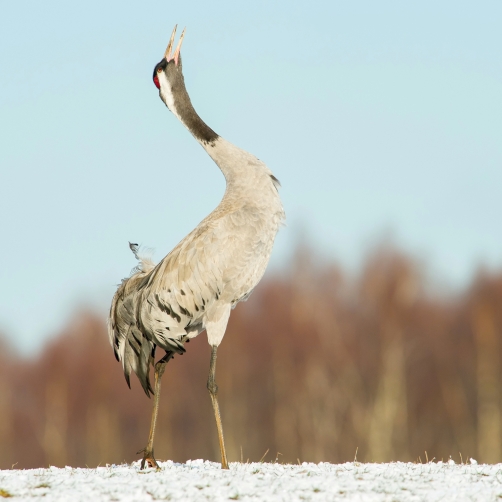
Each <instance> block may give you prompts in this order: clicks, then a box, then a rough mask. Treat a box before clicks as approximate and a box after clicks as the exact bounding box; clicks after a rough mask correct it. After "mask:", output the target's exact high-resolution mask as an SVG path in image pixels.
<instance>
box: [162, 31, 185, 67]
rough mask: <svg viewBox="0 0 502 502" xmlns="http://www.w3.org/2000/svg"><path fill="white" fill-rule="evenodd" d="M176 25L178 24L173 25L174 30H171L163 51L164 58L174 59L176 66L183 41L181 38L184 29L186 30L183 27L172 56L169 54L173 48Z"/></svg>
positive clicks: (183, 34)
mask: <svg viewBox="0 0 502 502" xmlns="http://www.w3.org/2000/svg"><path fill="white" fill-rule="evenodd" d="M177 27H178V25H176V26H175V27H174V30H173V32H172V34H171V38H170V40H169V43H168V44H167V49H166V52H165V53H164V57H165V58H166V60H167V61H168V62H169V61H171V60H172V59H174V63H175V64H176V66H178V60H179V57H180V50H181V44H182V43H183V38H184V36H185V30H186V28H184V29H183V32H182V33H181V37H180V39H179V41H178V45H177V47H176V50H175V51H174V54H173V56H171V51H172V49H173V43H174V37H175V35H176V28H177Z"/></svg>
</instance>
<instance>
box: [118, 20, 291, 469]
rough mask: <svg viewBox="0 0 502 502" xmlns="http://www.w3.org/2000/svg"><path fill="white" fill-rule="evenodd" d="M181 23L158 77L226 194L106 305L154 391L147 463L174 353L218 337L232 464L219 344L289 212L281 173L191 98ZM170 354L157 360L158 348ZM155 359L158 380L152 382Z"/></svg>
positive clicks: (129, 360) (124, 358)
mask: <svg viewBox="0 0 502 502" xmlns="http://www.w3.org/2000/svg"><path fill="white" fill-rule="evenodd" d="M175 35H176V26H175V27H174V29H173V32H172V35H171V38H170V40H169V44H168V46H167V49H166V51H165V54H164V57H163V58H162V60H161V61H160V62H159V63H158V64H157V65H156V66H155V69H154V71H153V82H154V84H155V86H156V87H157V88H158V89H159V95H160V98H161V99H162V101H163V102H164V103H165V105H166V106H167V108H168V109H169V110H170V111H171V112H172V113H173V114H174V115H175V116H176V118H177V119H178V120H179V121H180V122H181V123H182V124H183V125H184V126H185V127H186V128H187V129H188V130H189V131H190V133H191V134H192V135H193V137H194V138H195V139H196V140H197V142H198V143H199V144H200V145H201V146H202V148H204V150H206V152H207V153H208V154H209V156H210V157H211V158H212V159H213V160H214V162H215V163H216V165H217V166H218V167H219V168H220V169H221V171H222V173H223V175H224V176H225V180H226V190H225V194H224V196H223V199H222V200H221V202H220V204H219V205H218V206H217V207H216V209H214V211H213V212H211V213H210V214H209V216H207V217H206V218H205V219H204V220H202V221H201V222H200V224H199V225H198V226H197V227H196V228H195V229H194V230H192V232H190V233H189V234H188V235H187V236H186V237H185V238H184V239H183V240H182V241H181V242H180V243H179V244H178V245H177V246H176V247H175V248H174V249H173V250H172V251H171V252H170V253H169V254H168V255H167V256H166V257H165V258H163V259H162V260H161V261H160V263H158V264H157V265H155V264H154V263H152V262H151V261H149V260H148V259H145V258H142V257H141V256H140V255H139V254H138V246H137V245H136V244H130V247H131V250H132V251H133V253H134V255H135V256H136V258H137V259H138V261H139V264H138V266H137V267H136V269H135V270H134V271H133V273H132V275H131V276H130V277H129V278H127V279H124V280H123V281H122V283H121V284H120V286H119V287H118V289H117V292H116V293H115V295H114V297H113V300H112V305H111V309H110V315H109V322H108V326H109V337H110V342H111V344H112V346H113V350H114V353H115V357H116V359H117V360H118V361H121V362H122V366H123V369H124V375H125V378H126V381H127V384H128V385H129V386H130V374H131V372H134V373H136V375H137V377H138V379H139V381H140V382H141V385H142V387H143V389H144V391H145V393H146V394H147V396H150V394H151V393H152V394H153V395H154V401H153V412H152V420H151V427H150V434H149V438H148V443H147V446H146V447H145V448H144V449H143V450H141V451H140V452H138V453H143V459H142V461H141V468H143V467H144V466H145V464H146V465H149V466H151V467H158V464H157V462H156V460H155V457H154V452H153V438H154V434H155V426H156V421H157V414H158V407H159V398H160V384H161V378H162V375H163V373H164V371H165V367H166V364H167V362H168V361H169V360H170V359H171V358H172V357H173V356H174V355H175V354H182V353H184V352H185V347H184V345H185V342H187V341H188V340H189V339H190V338H193V337H195V336H197V335H198V334H199V333H201V332H202V331H204V330H206V333H207V338H208V342H209V345H210V346H211V360H210V367H209V377H208V381H207V388H208V390H209V394H210V396H211V401H212V405H213V410H214V415H215V418H216V427H217V431H218V439H219V445H220V452H221V465H222V468H223V469H228V462H227V456H226V452H225V444H224V440H223V427H222V423H221V417H220V411H219V406H218V398H217V394H218V387H217V385H216V380H215V372H216V352H217V349H218V346H219V345H220V342H221V340H222V338H223V335H224V334H225V329H226V327H227V322H228V319H229V316H230V311H231V309H232V308H233V307H235V305H236V304H237V303H238V302H240V301H243V300H246V299H247V298H248V296H249V295H250V294H251V292H252V291H253V288H254V287H255V286H256V285H257V284H258V282H259V281H260V279H261V277H262V276H263V274H264V272H265V268H266V266H267V263H268V261H269V258H270V253H271V251H272V246H273V243H274V239H275V236H276V234H277V231H278V229H279V227H280V226H281V223H282V222H283V220H284V218H285V215H284V210H283V207H282V204H281V200H280V198H279V193H278V189H279V186H280V185H279V181H278V180H277V178H275V176H274V175H273V174H272V172H271V171H270V169H269V168H268V167H267V166H266V165H265V164H264V163H263V162H262V161H261V160H259V159H257V158H256V157H255V156H254V155H251V154H250V153H248V152H246V151H244V150H241V149H240V148H238V147H236V146H235V145H233V144H232V143H230V142H229V141H226V140H225V139H223V138H222V137H221V136H219V135H218V134H216V133H215V132H214V131H213V130H212V129H211V128H210V127H209V126H208V125H206V123H205V122H203V121H202V119H201V118H200V117H199V115H197V112H196V111H195V109H194V108H193V106H192V103H191V101H190V97H189V96H188V93H187V90H186V88H185V81H184V77H183V72H182V62H181V56H180V50H181V44H182V42H183V37H184V35H185V30H183V33H182V34H181V37H180V39H179V42H178V45H177V47H176V49H175V51H174V53H173V54H171V52H172V49H173V43H174V38H175ZM157 347H158V348H159V349H162V350H164V351H165V355H164V356H163V357H162V358H161V359H159V360H158V361H157V362H155V351H156V349H157ZM150 365H152V366H153V367H154V375H155V383H154V389H152V386H151V384H150V378H149V370H150Z"/></svg>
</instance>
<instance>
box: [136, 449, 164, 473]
mask: <svg viewBox="0 0 502 502" xmlns="http://www.w3.org/2000/svg"><path fill="white" fill-rule="evenodd" d="M140 453H143V459H142V460H141V466H140V469H144V468H145V466H146V467H155V468H156V469H160V467H159V464H157V461H156V460H155V457H154V456H153V448H152V449H151V450H149V449H148V448H143V449H142V450H139V451H138V453H137V455H139V454H140Z"/></svg>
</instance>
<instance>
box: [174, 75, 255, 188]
mask: <svg viewBox="0 0 502 502" xmlns="http://www.w3.org/2000/svg"><path fill="white" fill-rule="evenodd" d="M165 97H166V98H167V99H166V104H167V105H168V107H169V109H170V110H171V111H172V112H173V113H174V114H175V115H176V117H178V119H179V120H180V121H181V123H182V124H183V125H184V126H185V127H186V128H187V129H188V130H189V131H190V132H191V133H192V135H193V137H194V138H195V139H196V140H197V141H198V142H199V143H200V144H201V146H202V147H203V148H204V150H206V152H207V153H208V154H209V156H210V157H211V158H212V159H213V160H214V162H215V163H216V165H217V166H218V167H219V168H220V169H221V171H222V172H223V175H224V176H225V179H226V181H227V185H228V188H232V187H233V186H236V185H243V184H246V183H247V182H249V180H247V178H248V174H249V173H248V172H247V171H248V169H246V166H248V165H249V164H250V163H251V164H253V163H255V162H256V161H257V159H256V157H255V156H254V155H251V154H250V153H248V152H246V151H244V150H241V149H240V148H238V147H237V146H235V145H233V144H232V143H230V142H229V141H227V140H225V139H223V138H222V137H221V136H219V135H218V134H216V133H215V132H214V131H213V130H212V129H211V128H210V127H209V126H208V125H207V124H206V123H205V122H204V121H203V120H202V119H201V118H200V117H199V115H198V114H197V112H196V111H195V109H194V107H193V105H192V102H191V101H190V97H189V96H188V93H187V91H186V88H185V86H184V82H182V85H176V86H173V88H172V91H171V93H170V95H168V96H165ZM170 100H171V101H170Z"/></svg>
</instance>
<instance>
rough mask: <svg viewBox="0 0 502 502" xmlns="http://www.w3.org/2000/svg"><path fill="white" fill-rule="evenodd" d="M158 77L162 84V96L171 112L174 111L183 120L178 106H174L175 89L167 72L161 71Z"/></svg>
mask: <svg viewBox="0 0 502 502" xmlns="http://www.w3.org/2000/svg"><path fill="white" fill-rule="evenodd" d="M158 78H159V84H160V95H161V97H162V100H163V101H164V103H165V104H166V106H167V107H168V108H169V110H171V112H172V113H174V115H176V117H177V118H178V120H181V118H180V116H179V115H178V112H177V111H176V107H175V106H174V96H173V91H172V89H171V85H170V84H169V81H168V80H167V77H166V74H165V73H164V72H161V73H159V75H158Z"/></svg>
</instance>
